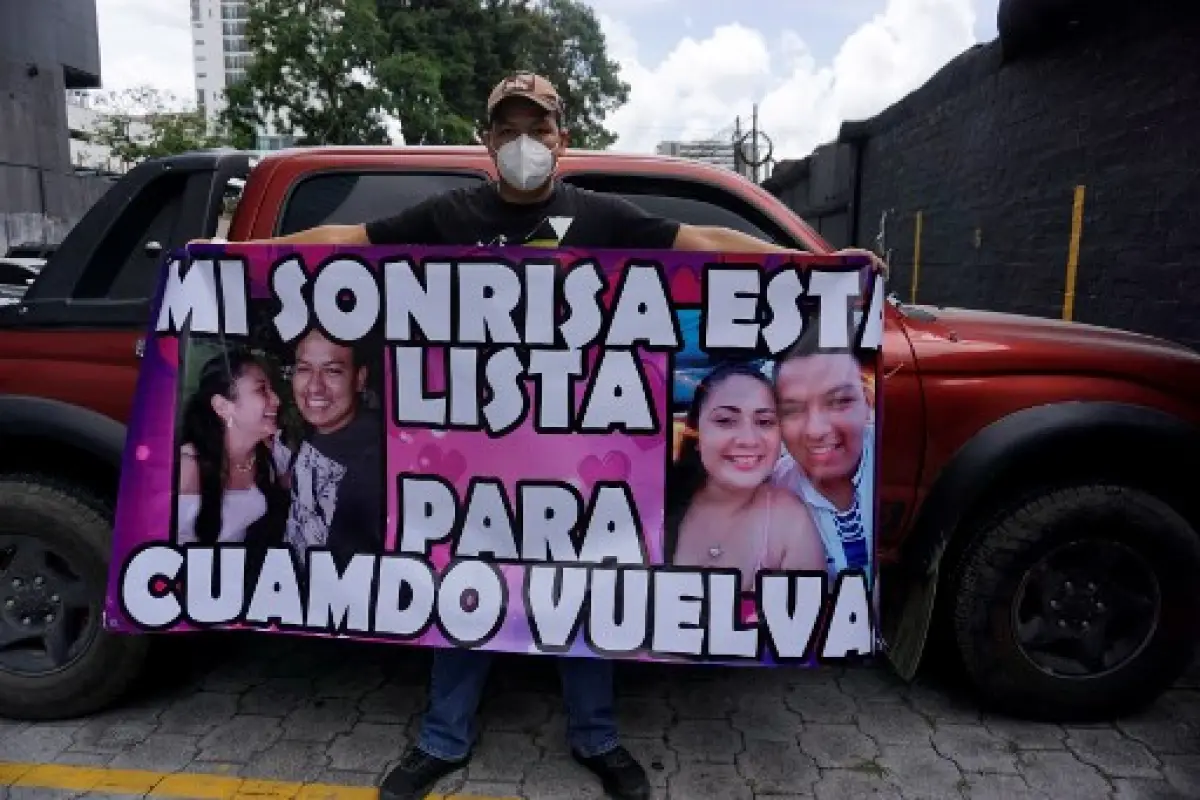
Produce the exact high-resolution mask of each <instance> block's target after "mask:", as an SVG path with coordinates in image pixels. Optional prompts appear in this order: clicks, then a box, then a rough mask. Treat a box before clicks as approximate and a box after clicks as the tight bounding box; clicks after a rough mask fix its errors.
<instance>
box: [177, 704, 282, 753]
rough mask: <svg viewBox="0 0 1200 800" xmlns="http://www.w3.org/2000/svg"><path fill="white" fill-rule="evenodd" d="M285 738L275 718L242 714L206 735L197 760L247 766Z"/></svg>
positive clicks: (202, 740)
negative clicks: (247, 762)
mask: <svg viewBox="0 0 1200 800" xmlns="http://www.w3.org/2000/svg"><path fill="white" fill-rule="evenodd" d="M282 735H283V731H282V730H281V729H280V727H279V720H278V719H276V718H275V717H259V716H250V715H248V714H240V715H238V716H236V717H234V718H233V719H231V720H229V721H228V722H225V723H222V724H220V725H218V726H217V727H216V728H214V729H213V730H212V731H210V732H209V733H207V734H205V735H204V736H203V737H202V738H201V739H200V752H199V753H198V754H197V756H196V757H197V758H199V759H201V760H202V761H233V762H238V763H244V762H246V761H250V760H252V759H254V758H255V757H256V756H257V755H258V754H259V753H261V752H262V751H263V750H266V749H267V748H268V747H270V746H271V745H273V744H275V742H276V741H278V740H279V737H280V736H282Z"/></svg>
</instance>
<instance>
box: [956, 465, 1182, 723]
mask: <svg viewBox="0 0 1200 800" xmlns="http://www.w3.org/2000/svg"><path fill="white" fill-rule="evenodd" d="M1080 543H1082V545H1081V544H1080ZM1082 548H1090V550H1083V549H1082ZM1088 553H1095V554H1096V558H1097V563H1098V560H1099V554H1100V553H1104V554H1105V557H1107V558H1108V559H1109V562H1108V563H1111V564H1119V565H1120V567H1119V570H1118V571H1117V572H1116V576H1117V579H1116V580H1111V579H1110V580H1105V579H1103V578H1101V579H1100V580H1099V581H1097V582H1091V581H1088V579H1087V578H1086V577H1084V576H1085V574H1087V573H1085V572H1082V571H1081V572H1074V573H1073V575H1072V573H1070V572H1068V571H1069V570H1071V569H1073V568H1072V566H1071V562H1070V561H1067V559H1072V558H1074V559H1075V563H1076V564H1077V565H1084V566H1083V567H1082V569H1083V570H1086V569H1087V566H1086V565H1087V564H1088V563H1090V562H1089V561H1087V560H1085V559H1090V558H1091V556H1088V555H1087V554H1088ZM1118 556H1119V557H1118ZM1055 558H1057V559H1060V560H1062V561H1063V562H1064V566H1063V568H1062V569H1063V570H1066V571H1063V572H1058V571H1056V569H1055V568H1054V567H1051V569H1049V570H1042V569H1041V568H1040V567H1041V565H1042V564H1047V563H1051V564H1053V561H1052V559H1055ZM959 564H960V566H959V569H958V570H957V573H956V575H955V578H956V579H955V580H954V581H953V582H952V586H951V591H952V594H951V597H950V602H951V603H952V609H953V614H952V624H953V638H954V640H955V644H956V645H957V649H958V651H959V654H960V656H961V658H962V662H963V666H964V668H965V670H966V673H967V676H968V677H969V679H970V680H971V681H972V683H973V684H974V685H975V687H976V689H977V690H978V691H979V693H980V694H981V695H982V697H981V700H982V701H983V702H984V703H985V704H986V705H988V706H991V707H993V708H995V709H996V710H998V711H1000V712H1002V713H1005V714H1009V715H1014V716H1021V717H1026V718H1029V719H1042V720H1053V721H1058V722H1066V721H1091V720H1098V719H1111V718H1113V717H1117V716H1121V715H1123V714H1126V713H1129V712H1132V711H1135V710H1137V709H1139V708H1142V707H1144V706H1146V705H1147V704H1149V703H1151V702H1153V701H1154V700H1155V699H1156V698H1157V697H1158V696H1159V695H1160V694H1161V693H1162V692H1164V691H1165V690H1167V689H1168V688H1170V687H1171V686H1172V685H1173V684H1174V683H1175V681H1176V680H1178V679H1179V677H1180V676H1181V674H1182V673H1183V672H1184V671H1185V670H1186V669H1187V667H1188V666H1189V665H1190V664H1191V663H1192V659H1193V655H1194V652H1195V645H1196V638H1197V637H1196V632H1197V623H1196V620H1197V619H1200V592H1197V591H1196V590H1195V577H1196V575H1197V574H1200V537H1198V536H1197V533H1196V531H1195V530H1193V529H1192V527H1191V526H1190V525H1189V524H1188V523H1187V521H1186V520H1185V519H1183V517H1182V516H1180V515H1179V514H1178V513H1177V512H1176V511H1175V510H1174V509H1172V508H1171V507H1170V506H1169V505H1167V504H1166V503H1165V502H1163V501H1162V500H1160V499H1158V498H1157V497H1154V496H1153V495H1150V494H1148V493H1146V492H1144V491H1140V490H1136V489H1132V488H1128V487H1121V486H1109V485H1086V486H1078V487H1073V488H1064V489H1055V490H1047V491H1046V492H1043V493H1041V494H1040V495H1038V496H1035V497H1033V498H1032V499H1027V500H1023V501H1021V502H1019V503H1016V504H1014V505H1013V506H1012V507H1011V508H1009V509H1007V510H1005V511H1002V512H1000V513H998V514H997V515H996V516H995V517H993V518H992V519H991V520H990V521H989V522H987V523H984V524H983V525H981V526H980V528H979V529H978V530H977V532H976V533H975V535H974V536H973V538H972V539H971V540H970V543H969V544H968V548H967V552H966V553H965V554H964V556H963V558H962V560H961V561H960V562H959ZM1090 574H1097V575H1102V574H1103V573H1099V572H1097V573H1090ZM1139 576H1142V577H1141V578H1140V582H1139ZM1151 576H1152V577H1151ZM1072 577H1074V578H1075V579H1074V580H1073V579H1072ZM1082 581H1088V582H1091V583H1094V584H1095V586H1096V591H1097V592H1098V593H1095V594H1093V593H1091V592H1090V591H1089V589H1088V587H1087V585H1086V583H1085V584H1084V585H1083V586H1076V585H1074V584H1076V583H1080V582H1082ZM1131 586H1132V587H1136V586H1145V587H1149V588H1147V590H1146V591H1145V592H1144V593H1142V596H1144V597H1146V598H1150V602H1149V605H1147V606H1145V608H1148V609H1150V612H1149V613H1143V612H1142V611H1140V610H1138V611H1126V610H1125V609H1138V608H1141V607H1142V606H1141V605H1140V603H1138V602H1137V597H1138V596H1139V595H1138V592H1137V591H1135V590H1134V589H1131V588H1130V587H1131ZM1023 587H1033V588H1034V589H1036V588H1037V587H1043V588H1045V589H1046V590H1047V591H1044V592H1040V593H1039V592H1036V591H1030V592H1029V593H1023V591H1022V590H1023ZM1051 590H1053V591H1054V592H1057V593H1054V594H1052V593H1051ZM1106 593H1107V594H1106ZM1052 598H1053V599H1052ZM1105 600H1107V601H1108V602H1104V601H1105ZM1155 600H1156V602H1155ZM1031 609H1033V611H1031ZM1034 614H1036V615H1038V616H1039V618H1040V619H1043V620H1044V621H1045V622H1044V623H1031V624H1030V626H1029V627H1028V628H1027V629H1026V632H1025V633H1024V634H1022V633H1020V632H1019V629H1018V617H1020V616H1025V617H1029V616H1032V615H1034ZM1155 619H1157V622H1156V624H1154V625H1153V627H1152V629H1151V630H1149V631H1148V632H1146V633H1145V634H1144V635H1143V632H1142V631H1141V630H1139V629H1138V628H1137V625H1138V624H1139V623H1138V622H1137V620H1143V623H1142V624H1148V623H1149V621H1152V620H1155ZM1085 623H1086V624H1085ZM1093 626H1094V627H1093ZM1114 629H1116V630H1118V631H1125V632H1128V633H1129V635H1128V637H1127V639H1126V640H1125V641H1126V642H1127V644H1125V645H1124V646H1125V647H1126V652H1125V653H1124V656H1125V657H1124V658H1123V659H1122V658H1120V656H1121V655H1122V654H1120V653H1118V654H1117V655H1116V656H1114V661H1113V663H1111V664H1105V665H1104V666H1103V667H1102V668H1100V669H1096V668H1095V663H1094V662H1093V663H1092V665H1090V666H1091V667H1092V668H1093V670H1092V673H1091V674H1082V675H1064V674H1062V665H1063V664H1069V663H1070V662H1069V661H1063V660H1062V659H1061V653H1062V652H1063V649H1062V648H1071V649H1068V650H1067V652H1069V653H1071V654H1072V655H1071V656H1068V659H1070V658H1073V657H1075V656H1077V655H1078V654H1079V653H1081V652H1082V649H1073V648H1075V647H1078V645H1072V644H1071V643H1070V642H1062V641H1059V642H1056V643H1053V644H1050V645H1046V644H1041V643H1039V642H1038V641H1036V639H1037V638H1040V637H1041V636H1043V635H1045V636H1049V637H1050V638H1060V637H1062V636H1063V634H1067V635H1068V636H1069V635H1070V634H1071V632H1072V631H1074V632H1078V633H1079V635H1081V636H1082V635H1086V634H1087V632H1088V631H1090V632H1091V633H1093V634H1094V633H1096V632H1097V631H1100V630H1108V631H1110V632H1111V631H1112V630H1114ZM1031 631H1037V633H1031ZM1134 642H1140V643H1141V644H1140V646H1139V647H1136V648H1135V647H1134V646H1133V644H1132V643H1134ZM1047 647H1049V648H1051V650H1054V649H1057V653H1058V655H1057V656H1054V655H1052V656H1051V657H1052V658H1055V657H1058V658H1059V660H1058V661H1057V662H1052V663H1053V664H1055V665H1057V669H1056V668H1055V666H1051V667H1050V668H1049V669H1048V668H1047V665H1046V663H1045V659H1046V658H1047V657H1046V655H1045V648H1047ZM1039 650H1041V652H1039ZM1037 659H1041V660H1042V661H1043V663H1042V664H1041V665H1040V666H1039V664H1038V663H1036V660H1037ZM1080 663H1081V668H1082V669H1086V668H1087V667H1088V666H1089V665H1088V664H1086V663H1083V661H1082V660H1081V662H1080ZM1056 673H1057V674H1056Z"/></svg>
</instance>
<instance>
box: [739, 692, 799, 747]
mask: <svg viewBox="0 0 1200 800" xmlns="http://www.w3.org/2000/svg"><path fill="white" fill-rule="evenodd" d="M731 721H732V723H733V727H734V728H736V729H737V730H739V731H741V732H742V736H744V737H745V739H746V741H747V742H749V741H750V740H751V739H755V740H767V741H772V742H795V741H796V736H797V735H798V734H799V733H800V731H801V730H802V729H803V727H804V726H803V724H802V723H801V721H800V715H799V714H797V713H796V712H795V711H792V710H791V709H789V708H788V707H787V706H785V705H784V704H783V703H780V702H779V698H778V697H777V696H774V695H770V694H768V695H757V694H756V695H749V696H747V697H745V698H743V699H742V702H741V704H740V705H739V707H738V710H737V711H735V712H734V713H733V715H732V717H731Z"/></svg>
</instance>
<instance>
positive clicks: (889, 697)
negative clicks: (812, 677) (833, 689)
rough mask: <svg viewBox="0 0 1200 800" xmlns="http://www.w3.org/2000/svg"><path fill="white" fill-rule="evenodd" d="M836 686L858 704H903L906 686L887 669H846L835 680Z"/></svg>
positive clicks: (906, 692)
mask: <svg viewBox="0 0 1200 800" xmlns="http://www.w3.org/2000/svg"><path fill="white" fill-rule="evenodd" d="M837 684H838V686H839V687H840V688H841V690H842V692H844V693H845V694H846V695H848V696H849V697H851V698H853V699H854V700H855V701H856V702H859V703H864V702H868V703H903V702H904V698H905V697H906V696H907V695H908V684H906V683H905V682H904V681H902V680H900V678H898V677H896V675H895V673H893V672H891V671H889V670H887V669H879V668H874V667H852V668H848V669H847V670H846V671H845V672H844V673H843V674H842V675H841V677H839V678H838V680H837Z"/></svg>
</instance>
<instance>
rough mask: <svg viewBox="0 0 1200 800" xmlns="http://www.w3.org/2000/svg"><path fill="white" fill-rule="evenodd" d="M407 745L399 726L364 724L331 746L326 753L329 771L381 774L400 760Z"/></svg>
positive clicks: (338, 737) (356, 726) (336, 738)
mask: <svg viewBox="0 0 1200 800" xmlns="http://www.w3.org/2000/svg"><path fill="white" fill-rule="evenodd" d="M407 744H408V739H407V737H406V736H405V734H404V729H403V728H401V727H400V726H399V725H381V724H378V723H373V722H360V723H358V724H357V725H355V726H354V727H353V728H351V730H350V732H349V733H343V734H340V735H338V736H337V737H335V738H334V740H333V742H332V743H331V744H330V745H329V747H328V749H327V750H326V752H327V753H328V754H329V768H330V769H334V770H343V771H346V772H370V773H375V774H378V773H380V772H382V771H383V768H384V767H385V766H387V764H388V763H390V762H392V761H395V760H398V759H399V758H400V754H401V753H403V752H404V748H405V746H406V745H407Z"/></svg>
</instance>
